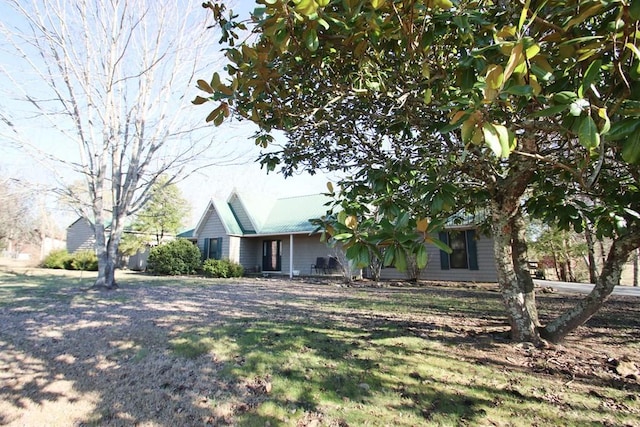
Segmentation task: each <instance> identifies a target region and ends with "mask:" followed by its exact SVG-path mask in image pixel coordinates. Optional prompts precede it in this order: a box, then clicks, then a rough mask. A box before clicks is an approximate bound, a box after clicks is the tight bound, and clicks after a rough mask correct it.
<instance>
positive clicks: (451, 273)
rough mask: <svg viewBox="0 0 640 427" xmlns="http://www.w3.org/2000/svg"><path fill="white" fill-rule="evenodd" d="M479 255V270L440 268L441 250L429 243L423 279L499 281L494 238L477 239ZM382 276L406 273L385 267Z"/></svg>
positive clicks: (399, 277)
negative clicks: (494, 253)
mask: <svg viewBox="0 0 640 427" xmlns="http://www.w3.org/2000/svg"><path fill="white" fill-rule="evenodd" d="M476 246H477V251H478V252H477V255H478V270H468V269H459V268H451V269H449V270H442V269H441V268H440V250H439V249H438V248H436V247H435V246H434V245H427V254H428V261H427V267H426V268H425V269H424V270H423V271H422V274H421V275H420V278H421V279H422V280H442V281H456V282H458V281H459V282H497V281H498V272H497V268H496V262H495V257H494V255H493V239H492V238H491V237H487V236H480V238H479V239H478V240H477V241H476ZM381 276H382V278H383V279H406V278H407V276H406V273H405V272H401V271H398V270H396V269H395V268H384V269H383V270H382V273H381Z"/></svg>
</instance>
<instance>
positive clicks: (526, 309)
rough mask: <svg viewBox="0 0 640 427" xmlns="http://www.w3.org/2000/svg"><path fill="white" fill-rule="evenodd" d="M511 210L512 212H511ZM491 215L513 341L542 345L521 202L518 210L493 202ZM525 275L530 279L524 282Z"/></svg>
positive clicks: (499, 277) (501, 284)
mask: <svg viewBox="0 0 640 427" xmlns="http://www.w3.org/2000/svg"><path fill="white" fill-rule="evenodd" d="M509 207H511V208H512V209H508V208H509ZM505 208H507V209H505ZM509 210H510V211H511V212H509ZM491 211H492V212H491V215H492V220H493V221H492V231H493V238H494V254H495V258H496V263H497V268H498V283H499V285H500V290H501V293H502V299H503V302H504V304H505V307H506V309H507V317H508V319H509V324H510V325H511V338H512V339H513V340H515V341H530V342H533V343H536V344H538V343H539V342H540V335H539V333H538V326H539V320H538V312H537V309H536V302H535V291H534V286H533V281H532V280H531V277H530V276H529V275H528V273H526V271H527V267H526V256H525V252H524V250H523V249H525V250H526V243H525V242H524V240H522V239H521V230H520V227H519V224H520V221H521V220H522V218H521V213H520V210H519V207H518V206H517V202H516V204H515V206H504V205H502V206H501V205H499V204H498V203H496V202H492V204H491ZM522 232H523V230H522ZM523 263H524V264H523ZM516 266H517V267H516ZM525 274H526V275H527V279H525V278H524V276H525Z"/></svg>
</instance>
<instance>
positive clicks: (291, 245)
mask: <svg viewBox="0 0 640 427" xmlns="http://www.w3.org/2000/svg"><path fill="white" fill-rule="evenodd" d="M289 279H293V234H289Z"/></svg>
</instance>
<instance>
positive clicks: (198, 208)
mask: <svg viewBox="0 0 640 427" xmlns="http://www.w3.org/2000/svg"><path fill="white" fill-rule="evenodd" d="M228 4H229V7H230V8H231V9H233V11H234V12H236V13H238V14H239V15H240V16H241V17H243V18H244V17H247V18H248V16H249V13H250V11H252V10H253V9H254V7H255V6H256V4H255V3H254V2H252V1H247V0H238V1H236V2H228ZM197 7H199V3H197ZM6 8H7V6H6V4H5V3H4V2H0V14H1V16H2V19H3V20H4V22H9V21H7V20H11V18H10V17H11V16H12V13H10V12H9V11H7V10H5V9H6ZM202 13H203V14H204V13H208V11H206V10H205V9H202ZM9 24H10V25H14V24H13V23H12V22H10V23H9ZM0 66H2V67H11V66H12V64H11V63H10V59H8V57H7V56H6V55H5V54H4V52H3V49H2V48H1V47H0ZM214 71H216V70H215V69H213V68H212V69H211V70H210V72H211V73H213V72H214ZM209 77H210V75H208V76H207V75H203V76H201V78H204V79H208V78H209ZM0 84H2V85H6V84H7V82H5V81H2V82H0ZM2 103H3V104H4V106H5V107H6V106H7V105H11V104H10V103H9V104H7V98H6V97H5V99H4V100H3V101H2ZM212 106H213V104H212ZM207 113H208V106H206V105H205V106H194V114H195V115H202V120H203V121H204V118H205V117H206V115H207ZM223 129H224V132H223V135H224V139H225V142H224V143H225V144H230V145H233V146H235V147H236V148H237V153H238V154H241V155H242V157H241V159H239V160H238V161H237V162H235V163H236V164H234V165H232V166H224V167H212V168H210V169H206V170H204V171H201V172H199V173H197V174H195V175H193V176H191V177H190V178H188V179H186V180H185V181H184V182H182V183H180V184H179V186H180V188H181V190H182V192H183V194H184V196H185V197H186V198H187V199H188V200H189V202H190V204H191V206H192V210H193V212H192V218H191V219H190V221H188V222H189V223H187V224H185V226H187V227H189V226H191V225H193V224H195V222H196V221H197V220H198V219H199V218H200V216H201V215H202V211H203V210H204V209H205V207H206V205H207V203H208V201H209V199H210V198H211V197H216V198H220V199H226V197H227V196H228V195H229V194H230V192H231V191H232V190H234V189H236V190H238V191H239V192H241V193H247V194H260V195H271V196H273V197H285V196H297V195H303V194H313V193H319V192H323V191H326V183H327V181H328V180H329V179H328V178H327V177H326V176H324V175H323V174H317V175H315V176H310V175H308V174H303V175H300V176H294V177H292V178H288V179H284V177H283V176H282V175H280V174H278V173H273V172H272V173H270V174H268V175H267V173H266V171H265V170H262V169H260V166H259V165H258V164H257V163H255V159H256V158H257V156H258V155H259V153H260V150H259V149H258V148H257V147H255V144H254V142H253V140H252V139H251V138H250V136H251V134H252V133H253V131H254V128H253V125H251V124H250V123H239V122H237V121H236V122H234V123H230V124H224V125H223ZM33 132H34V138H35V139H36V140H41V141H49V142H51V141H50V140H51V137H50V135H47V132H46V129H43V128H38V127H37V126H34V130H33ZM212 133H213V130H212ZM280 141H281V142H283V140H282V139H280ZM52 144H53V145H54V146H55V147H56V148H60V149H62V146H61V145H59V144H58V143H56V142H55V141H54V142H52ZM70 149H74V148H73V147H71V148H70ZM69 154H70V155H72V153H69ZM0 174H2V175H9V176H12V177H15V178H20V179H22V180H24V181H26V182H33V183H40V184H45V183H47V182H48V181H50V176H49V175H48V173H47V171H46V170H45V169H44V168H42V167H39V166H38V165H37V164H36V162H35V161H34V159H33V158H31V157H28V156H26V155H23V154H22V153H20V152H16V151H15V150H11V149H10V148H9V146H8V144H7V143H6V141H3V140H2V139H0ZM49 206H50V209H51V213H52V215H53V216H54V217H55V218H56V219H57V222H58V224H59V226H60V227H61V228H65V227H66V226H68V225H69V224H70V223H71V222H73V221H74V220H75V217H74V216H73V215H72V214H69V212H64V211H62V210H59V209H57V207H56V206H55V204H53V203H49Z"/></svg>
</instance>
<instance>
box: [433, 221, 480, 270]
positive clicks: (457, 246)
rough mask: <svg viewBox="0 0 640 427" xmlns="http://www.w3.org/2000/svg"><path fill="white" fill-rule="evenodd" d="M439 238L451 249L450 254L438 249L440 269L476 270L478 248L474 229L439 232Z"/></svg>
mask: <svg viewBox="0 0 640 427" xmlns="http://www.w3.org/2000/svg"><path fill="white" fill-rule="evenodd" d="M439 238H440V240H442V241H443V242H444V243H446V244H447V245H449V247H450V248H451V249H452V252H451V253H450V254H448V253H446V252H444V251H440V269H441V270H449V269H452V268H458V269H469V270H478V269H479V268H478V249H477V245H476V232H475V230H465V231H450V232H446V231H444V232H440V235H439Z"/></svg>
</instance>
